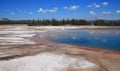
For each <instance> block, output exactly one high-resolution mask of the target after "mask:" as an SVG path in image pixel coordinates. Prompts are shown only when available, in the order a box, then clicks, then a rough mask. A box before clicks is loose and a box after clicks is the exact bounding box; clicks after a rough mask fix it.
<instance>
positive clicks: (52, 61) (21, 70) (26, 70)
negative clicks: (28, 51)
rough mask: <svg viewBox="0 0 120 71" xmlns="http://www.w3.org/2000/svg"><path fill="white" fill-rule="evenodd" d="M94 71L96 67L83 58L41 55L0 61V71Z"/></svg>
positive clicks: (50, 54)
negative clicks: (70, 70) (74, 70)
mask: <svg viewBox="0 0 120 71" xmlns="http://www.w3.org/2000/svg"><path fill="white" fill-rule="evenodd" d="M71 67H72V68H73V69H79V70H85V71H92V70H93V71H94V68H95V69H96V68H98V66H97V65H96V64H94V63H91V62H89V61H87V60H86V59H85V58H84V57H79V58H76V57H71V56H69V55H65V54H53V53H41V54H39V55H36V56H29V57H23V58H18V59H13V60H8V61H0V71H66V70H67V69H68V68H71Z"/></svg>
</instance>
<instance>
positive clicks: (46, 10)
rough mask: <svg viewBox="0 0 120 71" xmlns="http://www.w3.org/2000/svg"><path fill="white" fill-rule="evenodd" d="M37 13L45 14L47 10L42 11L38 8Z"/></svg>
mask: <svg viewBox="0 0 120 71" xmlns="http://www.w3.org/2000/svg"><path fill="white" fill-rule="evenodd" d="M38 12H39V13H46V12H47V10H44V9H42V8H40V9H39V10H38Z"/></svg>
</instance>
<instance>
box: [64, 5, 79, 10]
mask: <svg viewBox="0 0 120 71" xmlns="http://www.w3.org/2000/svg"><path fill="white" fill-rule="evenodd" d="M79 7H80V6H79V5H77V6H76V5H73V6H71V7H67V6H65V7H63V9H66V10H77V9H78V8H79Z"/></svg>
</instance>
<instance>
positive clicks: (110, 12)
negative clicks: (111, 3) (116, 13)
mask: <svg viewBox="0 0 120 71" xmlns="http://www.w3.org/2000/svg"><path fill="white" fill-rule="evenodd" d="M111 13H112V12H110V11H108V12H102V14H111Z"/></svg>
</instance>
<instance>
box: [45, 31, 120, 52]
mask: <svg viewBox="0 0 120 71" xmlns="http://www.w3.org/2000/svg"><path fill="white" fill-rule="evenodd" d="M45 34H46V35H44V38H46V39H48V40H51V41H55V42H61V43H67V44H74V45H80V46H88V47H90V48H102V49H108V50H116V51H120V29H106V30H86V29H69V30H54V31H50V32H46V33H45Z"/></svg>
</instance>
